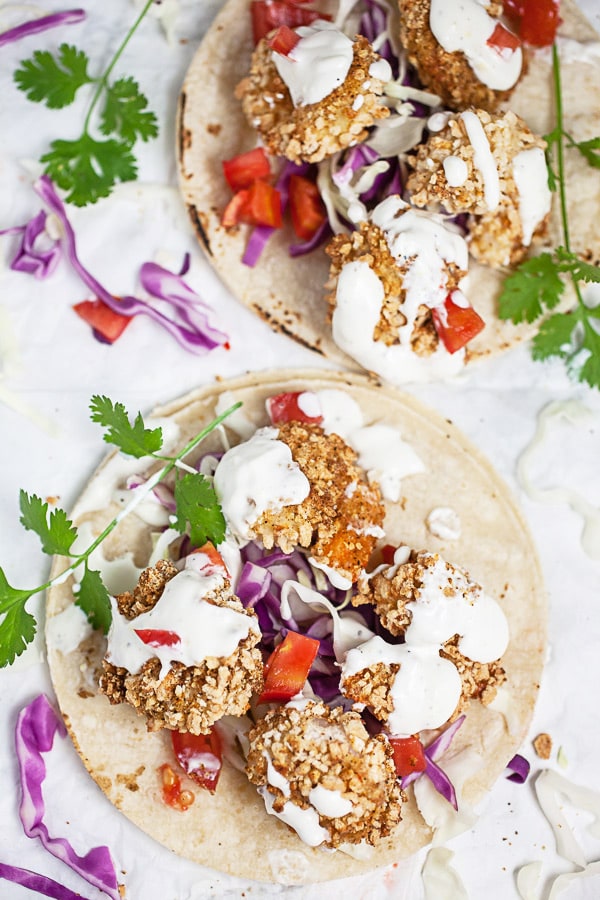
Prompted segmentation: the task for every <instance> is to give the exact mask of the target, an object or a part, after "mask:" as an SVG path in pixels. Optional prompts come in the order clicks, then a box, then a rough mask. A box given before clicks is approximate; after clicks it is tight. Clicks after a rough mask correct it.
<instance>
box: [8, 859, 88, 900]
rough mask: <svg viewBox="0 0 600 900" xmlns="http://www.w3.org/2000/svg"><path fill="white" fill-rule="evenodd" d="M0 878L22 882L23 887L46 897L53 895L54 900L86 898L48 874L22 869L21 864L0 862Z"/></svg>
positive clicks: (17, 882) (80, 899)
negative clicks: (12, 864) (13, 864)
mask: <svg viewBox="0 0 600 900" xmlns="http://www.w3.org/2000/svg"><path fill="white" fill-rule="evenodd" d="M0 878H4V879H5V881H12V882H13V883H14V884H20V885H21V887H26V888H29V890H30V891H35V892H36V894H41V895H43V896H44V897H52V898H54V900H84V898H83V897H82V895H81V894H80V893H79V891H78V892H77V893H74V892H73V891H72V890H70V889H69V888H67V887H64V885H62V884H59V883H58V881H54V879H53V878H49V877H48V876H47V875H39V874H38V873H37V872H32V871H31V870H30V869H22V868H21V867H20V866H10V865H8V864H7V863H2V862H0Z"/></svg>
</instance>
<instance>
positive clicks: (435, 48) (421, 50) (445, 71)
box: [398, 0, 524, 111]
mask: <svg viewBox="0 0 600 900" xmlns="http://www.w3.org/2000/svg"><path fill="white" fill-rule="evenodd" d="M398 7H399V10H400V42H401V44H402V46H403V47H404V48H405V49H406V52H407V55H408V59H409V61H410V62H411V63H412V64H413V65H414V66H415V68H416V70H417V73H418V75H419V80H420V81H421V83H422V84H423V85H424V86H425V87H426V88H429V90H430V91H432V92H433V93H434V94H437V95H438V96H439V97H440V99H441V102H442V105H443V106H447V107H448V108H449V109H467V107H469V106H478V107H480V108H481V109H487V110H490V111H493V110H495V109H496V108H497V107H498V105H499V104H500V103H502V102H503V101H505V100H507V99H508V98H509V97H510V95H511V93H512V91H513V90H514V87H513V88H511V89H510V90H507V91H495V90H493V89H492V88H490V87H488V86H487V85H486V84H484V83H483V82H482V81H480V80H479V78H478V77H477V75H476V74H475V72H474V71H473V69H472V68H471V66H470V64H469V61H468V60H467V57H466V56H465V54H464V53H463V52H462V51H456V52H454V53H448V51H447V50H444V48H443V47H442V46H441V45H440V44H439V43H438V41H437V40H436V38H435V37H434V36H433V33H432V31H431V28H430V26H429V13H430V10H431V0H398ZM486 8H487V12H488V13H489V15H491V16H492V17H494V18H496V17H498V16H500V15H501V13H502V3H499V2H490V3H488V4H487V5H486ZM523 68H524V67H523Z"/></svg>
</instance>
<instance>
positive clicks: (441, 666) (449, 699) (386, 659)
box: [342, 636, 461, 735]
mask: <svg viewBox="0 0 600 900" xmlns="http://www.w3.org/2000/svg"><path fill="white" fill-rule="evenodd" d="M377 663H385V664H387V665H393V664H399V665H400V669H399V670H398V672H397V673H396V675H395V677H394V680H393V682H392V686H391V689H390V695H391V699H392V703H393V710H392V712H391V713H390V714H389V718H388V723H387V724H388V728H389V730H390V732H391V733H392V734H403V735H409V734H416V733H417V732H419V731H422V730H423V729H425V728H439V727H440V726H441V725H443V724H444V723H445V722H446V721H447V720H448V719H449V718H450V716H451V715H452V713H453V712H454V710H455V709H456V706H457V704H458V701H459V699H460V692H461V680H460V675H459V674H458V670H457V668H456V666H455V665H454V664H453V663H451V662H450V660H449V659H445V658H444V657H442V656H440V654H439V648H438V647H437V646H436V645H435V644H429V645H423V646H409V645H408V644H387V643H386V642H385V641H384V640H383V638H380V637H378V636H375V637H372V638H371V639H370V640H369V641H367V642H366V643H365V644H361V645H360V646H359V647H355V648H354V649H353V650H350V651H349V652H348V654H347V656H346V659H345V660H344V662H343V664H342V689H343V682H344V680H345V679H346V678H349V677H351V676H352V675H356V674H357V673H358V672H360V671H361V670H363V669H366V668H368V667H370V666H374V665H376V664H377Z"/></svg>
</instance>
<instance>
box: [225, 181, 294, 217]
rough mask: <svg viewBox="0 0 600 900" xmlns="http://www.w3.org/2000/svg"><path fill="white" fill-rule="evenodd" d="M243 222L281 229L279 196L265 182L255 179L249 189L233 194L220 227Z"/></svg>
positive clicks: (271, 186) (275, 190) (277, 192)
mask: <svg viewBox="0 0 600 900" xmlns="http://www.w3.org/2000/svg"><path fill="white" fill-rule="evenodd" d="M240 222H245V223H246V224H247V225H268V226H269V227H270V228H281V223H282V213H281V194H280V193H279V191H278V190H277V189H276V188H274V187H273V185H271V184H268V182H266V181H261V180H260V179H257V180H256V181H253V182H252V184H251V185H250V187H248V188H244V189H243V190H241V191H238V192H237V194H234V195H233V197H232V198H231V200H230V201H229V203H228V204H227V206H226V207H225V212H224V213H223V217H222V219H221V225H223V226H224V227H225V228H231V227H232V226H233V225H238V224H239V223H240Z"/></svg>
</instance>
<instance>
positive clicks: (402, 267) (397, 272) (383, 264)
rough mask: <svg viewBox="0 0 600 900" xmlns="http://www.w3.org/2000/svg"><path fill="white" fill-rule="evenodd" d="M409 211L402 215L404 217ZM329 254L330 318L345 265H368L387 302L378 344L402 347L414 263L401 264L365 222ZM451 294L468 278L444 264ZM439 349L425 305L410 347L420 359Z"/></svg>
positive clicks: (377, 231) (332, 244)
mask: <svg viewBox="0 0 600 900" xmlns="http://www.w3.org/2000/svg"><path fill="white" fill-rule="evenodd" d="M409 208H410V207H407V208H406V210H403V211H401V212H400V215H402V214H403V213H404V212H406V211H408V209H409ZM326 252H327V254H328V255H329V257H330V258H331V266H330V270H329V280H328V282H327V286H328V288H329V289H330V290H329V294H328V297H327V299H328V302H329V307H330V314H333V311H334V309H335V306H336V287H337V281H338V278H339V276H340V273H341V271H342V269H343V267H344V266H345V265H347V264H348V263H351V262H365V263H367V265H368V266H369V267H370V268H371V269H372V270H373V272H375V274H376V275H377V277H378V278H379V280H380V282H381V284H382V285H383V291H384V298H383V302H382V304H381V314H380V316H379V320H378V322H377V324H376V326H375V329H374V331H373V335H372V338H373V340H374V341H381V342H382V343H384V344H386V345H387V346H391V345H393V344H397V343H399V340H400V338H399V329H400V328H401V327H402V326H403V325H405V324H406V322H407V319H406V316H405V315H404V313H403V312H402V307H403V304H404V302H405V299H406V289H405V287H404V279H405V277H406V275H407V273H408V271H409V269H410V265H411V262H412V260H408V261H407V262H405V263H402V262H401V261H399V260H397V259H396V258H395V257H394V255H393V254H392V251H391V250H390V247H389V244H388V242H387V240H386V237H385V234H384V232H383V230H382V229H381V228H380V227H379V226H378V225H375V224H374V223H372V222H361V223H360V225H359V228H358V229H357V230H356V231H353V232H351V233H349V234H337V235H336V236H335V237H334V238H333V239H332V240H331V241H330V243H329V245H328V246H327V248H326ZM444 272H445V279H446V286H447V292H448V293H452V291H454V290H455V289H456V288H458V286H459V283H460V281H461V279H462V278H463V277H464V276H465V275H466V272H464V271H462V270H461V269H459V268H458V267H457V266H455V265H452V264H451V265H449V264H448V263H444ZM438 345H439V337H438V333H437V331H436V329H435V325H434V322H433V317H432V314H431V309H430V308H429V307H428V306H426V305H425V304H421V306H420V307H419V311H418V313H417V316H416V318H415V321H414V323H413V329H412V333H411V338H410V346H411V349H412V351H413V352H414V353H416V354H417V356H430V355H431V354H432V353H435V351H436V350H437V347H438Z"/></svg>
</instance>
